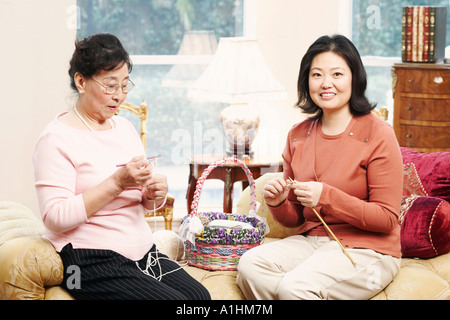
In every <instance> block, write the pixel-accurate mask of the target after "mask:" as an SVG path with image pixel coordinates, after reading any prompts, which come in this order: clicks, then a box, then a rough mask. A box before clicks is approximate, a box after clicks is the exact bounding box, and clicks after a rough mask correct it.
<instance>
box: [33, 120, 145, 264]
mask: <svg viewBox="0 0 450 320" xmlns="http://www.w3.org/2000/svg"><path fill="white" fill-rule="evenodd" d="M58 117H59V116H57V117H56V119H54V120H53V121H52V122H51V123H49V124H48V125H47V127H46V128H45V129H44V131H43V133H42V134H41V136H40V137H39V139H38V142H37V145H36V150H35V153H34V157H33V161H34V168H35V181H36V190H37V196H38V202H39V207H40V211H41V215H42V219H43V221H44V224H45V232H44V236H45V237H46V238H47V239H48V240H50V242H51V243H52V244H53V245H54V247H55V248H56V250H57V251H60V250H61V249H62V248H63V247H64V246H65V245H66V244H67V243H71V244H72V246H73V247H74V248H91V249H108V250H113V251H116V252H118V253H120V254H122V255H123V256H125V257H127V258H129V259H132V260H138V259H140V258H142V257H143V256H144V255H145V253H147V251H148V250H149V249H150V248H151V246H152V245H153V237H152V232H151V230H150V227H149V226H148V224H147V223H146V221H145V218H144V207H143V206H142V205H141V201H142V194H141V191H140V190H139V189H127V190H125V191H123V192H122V193H121V194H120V195H119V196H118V197H116V198H115V199H114V200H113V201H112V202H111V203H110V204H108V205H106V206H105V207H104V208H103V209H101V210H100V211H98V212H97V213H96V214H94V215H93V216H91V217H90V218H89V219H88V218H87V216H86V210H85V206H84V202H83V197H82V193H83V192H85V191H86V190H89V189H90V188H92V187H94V186H96V185H97V184H99V183H100V182H102V181H104V180H105V179H106V178H108V177H109V176H111V175H112V174H113V173H114V171H115V170H117V167H116V164H120V163H126V162H128V161H130V160H131V158H133V157H135V156H139V155H145V151H144V148H143V145H142V143H141V140H140V139H139V136H138V134H137V132H136V130H135V128H134V127H133V125H132V124H131V123H130V122H129V121H128V120H126V119H125V118H123V117H119V116H115V117H113V119H112V121H113V122H114V124H115V126H114V128H112V129H110V130H106V131H84V130H79V129H75V128H72V127H70V126H68V125H66V124H64V123H62V122H61V121H59V120H58Z"/></svg>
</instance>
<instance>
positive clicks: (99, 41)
mask: <svg viewBox="0 0 450 320" xmlns="http://www.w3.org/2000/svg"><path fill="white" fill-rule="evenodd" d="M124 63H125V64H127V66H128V72H131V70H132V68H133V64H132V62H131V59H130V56H129V55H128V52H127V51H126V50H125V49H124V47H123V46H122V43H121V42H120V41H119V39H118V38H117V37H116V36H114V35H112V34H108V33H100V34H96V35H92V36H89V37H86V38H84V39H83V40H81V41H77V42H76V43H75V51H74V53H73V55H72V59H71V60H70V68H69V76H70V86H71V88H72V89H73V90H75V91H77V92H78V89H77V87H76V85H75V79H74V76H75V74H76V73H77V72H79V73H80V74H82V75H83V77H85V78H86V79H90V78H92V77H93V76H95V75H96V74H98V73H99V72H101V71H102V70H107V71H109V70H114V69H115V68H117V67H119V66H122V65H123V64H124Z"/></svg>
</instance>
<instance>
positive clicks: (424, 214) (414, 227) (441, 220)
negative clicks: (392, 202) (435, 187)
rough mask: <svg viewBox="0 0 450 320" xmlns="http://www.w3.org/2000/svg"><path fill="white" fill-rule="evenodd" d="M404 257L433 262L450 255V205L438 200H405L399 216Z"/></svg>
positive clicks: (422, 198)
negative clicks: (425, 259) (432, 259)
mask: <svg viewBox="0 0 450 320" xmlns="http://www.w3.org/2000/svg"><path fill="white" fill-rule="evenodd" d="M400 223H401V233H400V238H401V246H402V254H403V256H404V257H417V258H432V257H436V256H438V255H442V254H445V253H447V252H450V204H449V203H448V202H447V201H445V200H442V199H439V198H435V197H421V196H412V197H405V198H404V200H403V204H402V209H401V213H400Z"/></svg>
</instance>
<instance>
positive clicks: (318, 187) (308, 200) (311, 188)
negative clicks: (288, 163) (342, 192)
mask: <svg viewBox="0 0 450 320" xmlns="http://www.w3.org/2000/svg"><path fill="white" fill-rule="evenodd" d="M291 189H293V191H294V194H295V195H296V196H297V200H298V201H299V202H300V203H301V204H302V205H303V206H305V207H316V206H317V204H318V203H319V199H320V196H321V195H322V189H323V185H322V183H321V182H316V181H309V182H298V181H295V182H294V183H293V184H292V185H291Z"/></svg>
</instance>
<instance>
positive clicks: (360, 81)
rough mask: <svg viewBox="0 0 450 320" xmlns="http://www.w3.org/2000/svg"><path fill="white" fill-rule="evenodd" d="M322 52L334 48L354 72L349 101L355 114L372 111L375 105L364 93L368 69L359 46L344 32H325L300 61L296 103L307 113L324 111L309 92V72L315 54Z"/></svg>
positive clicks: (333, 50)
mask: <svg viewBox="0 0 450 320" xmlns="http://www.w3.org/2000/svg"><path fill="white" fill-rule="evenodd" d="M323 52H334V53H336V54H338V55H340V56H341V57H342V58H343V59H344V60H345V61H346V62H347V65H348V67H349V68H350V70H351V72H352V94H351V97H350V101H349V105H350V112H351V113H352V115H354V116H362V115H366V114H369V113H370V111H371V110H372V109H374V108H375V106H376V105H375V104H371V103H370V102H369V100H368V99H367V97H366V96H365V92H366V88H367V74H366V70H365V68H364V65H363V63H362V60H361V56H360V55H359V52H358V50H357V49H356V47H355V46H354V45H353V43H352V42H351V41H350V40H349V39H347V38H346V37H345V36H342V35H333V36H322V37H320V38H319V39H317V40H316V41H315V42H314V43H313V44H312V45H311V46H310V47H309V49H308V51H307V52H306V54H305V55H304V57H303V59H302V62H301V65H300V73H299V76H298V83H297V92H298V101H297V103H296V106H297V107H299V108H300V109H302V110H303V111H304V112H305V113H308V114H315V113H318V115H321V114H322V109H321V108H320V107H319V106H317V105H316V104H315V103H314V101H313V100H312V99H311V96H310V93H309V73H310V70H311V64H312V61H313V59H314V57H315V56H317V55H318V54H320V53H323Z"/></svg>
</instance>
